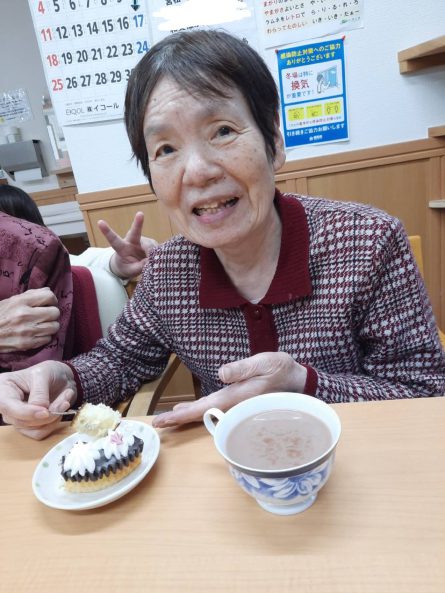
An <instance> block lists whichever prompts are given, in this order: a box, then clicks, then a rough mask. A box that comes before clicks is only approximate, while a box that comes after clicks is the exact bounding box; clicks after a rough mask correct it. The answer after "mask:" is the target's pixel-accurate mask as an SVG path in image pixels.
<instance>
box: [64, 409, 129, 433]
mask: <svg viewBox="0 0 445 593" xmlns="http://www.w3.org/2000/svg"><path fill="white" fill-rule="evenodd" d="M120 421H121V414H120V412H118V411H117V410H113V409H112V408H110V407H108V406H106V405H105V404H96V405H95V404H84V405H83V406H82V407H81V408H80V409H79V411H78V412H77V414H76V415H75V417H74V420H73V423H72V426H73V428H74V429H75V430H77V432H81V433H83V434H88V435H90V436H92V437H96V438H97V437H102V436H105V435H106V434H107V433H108V430H110V429H113V428H116V426H117V425H118V424H119V422H120Z"/></svg>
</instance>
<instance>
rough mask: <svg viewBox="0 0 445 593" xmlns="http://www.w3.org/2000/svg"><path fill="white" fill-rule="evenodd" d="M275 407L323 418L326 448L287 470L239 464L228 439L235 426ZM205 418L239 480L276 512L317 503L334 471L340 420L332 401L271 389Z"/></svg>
mask: <svg viewBox="0 0 445 593" xmlns="http://www.w3.org/2000/svg"><path fill="white" fill-rule="evenodd" d="M276 410H292V411H296V412H301V413H306V414H310V415H311V416H314V417H315V418H318V419H319V420H320V421H321V422H322V423H323V424H324V425H325V427H327V429H328V431H329V433H330V437H331V438H330V439H329V444H328V445H327V448H326V449H325V450H323V452H322V453H321V454H319V455H318V456H317V457H316V458H314V459H311V460H310V461H307V462H306V463H304V464H303V465H296V466H295V467H289V466H287V468H286V469H279V468H278V469H258V468H255V467H249V466H246V465H242V464H240V462H239V461H237V460H236V459H234V458H233V454H232V458H231V457H230V456H229V455H228V453H227V439H228V436H229V435H230V434H231V432H232V430H233V429H234V428H235V427H237V426H239V424H240V423H241V422H243V421H244V420H246V419H247V418H250V417H252V416H255V415H257V414H261V413H262V412H269V411H276ZM203 420H204V424H205V426H206V428H207V430H208V431H209V432H210V434H212V435H213V437H214V442H215V446H216V448H217V450H218V451H219V453H220V454H221V455H222V456H223V457H224V459H225V460H226V462H227V464H228V466H229V471H230V473H231V474H232V476H233V477H234V478H235V480H236V482H237V483H238V484H239V486H241V488H242V489H243V490H244V491H245V492H247V493H248V494H250V496H253V498H255V500H256V501H257V503H258V504H259V505H260V506H261V507H262V508H263V509H265V510H266V511H269V512H271V513H275V514H277V515H293V514H295V513H300V512H302V511H304V510H306V509H307V508H309V507H310V506H311V505H312V504H313V503H314V502H315V500H316V498H317V494H318V492H319V491H320V489H321V488H322V487H323V486H324V485H325V484H326V482H327V480H328V478H329V475H330V473H331V470H332V466H333V463H334V456H335V448H336V446H337V443H338V439H339V438H340V432H341V424H340V419H339V417H338V415H337V414H336V413H335V411H334V410H333V408H331V407H330V406H329V405H328V404H326V403H324V402H323V401H321V400H319V399H316V398H315V397H311V396H309V395H302V394H298V393H268V394H265V395H258V396H256V397H252V398H250V399H247V400H244V401H243V402H241V403H239V404H237V405H235V406H234V407H233V408H231V409H230V410H228V411H227V412H225V413H224V412H222V411H221V410H219V409H218V408H211V409H210V410H207V412H205V414H204V418H203ZM216 421H217V422H216Z"/></svg>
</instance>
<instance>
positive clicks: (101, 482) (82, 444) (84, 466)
mask: <svg viewBox="0 0 445 593" xmlns="http://www.w3.org/2000/svg"><path fill="white" fill-rule="evenodd" d="M116 414H117V415H116ZM120 418H121V416H120V414H119V412H117V413H116V412H115V411H114V410H112V409H111V408H108V406H105V405H104V404H99V405H97V406H94V405H93V404H85V406H83V407H82V408H81V409H80V410H79V413H78V415H77V416H76V418H75V420H74V421H73V426H74V427H75V428H77V430H78V432H80V433H84V434H88V435H89V436H90V437H93V438H90V439H87V438H82V435H81V434H80V435H79V437H80V438H79V440H77V441H76V442H75V443H74V445H73V446H72V447H71V449H70V450H69V451H68V452H67V454H66V455H64V456H63V457H62V458H61V460H60V464H61V474H62V478H63V480H64V486H65V490H67V491H68V492H95V491H97V490H102V489H103V488H108V486H112V485H113V484H115V483H116V482H119V481H120V480H122V479H123V478H125V477H126V476H128V474H130V473H131V472H132V471H134V470H135V469H136V467H137V466H138V465H139V464H140V463H141V458H142V451H143V448H144V441H143V440H142V439H141V438H139V437H137V436H136V435H134V434H132V432H131V429H130V428H129V427H127V426H126V425H125V424H124V425H121V424H119V422H120Z"/></svg>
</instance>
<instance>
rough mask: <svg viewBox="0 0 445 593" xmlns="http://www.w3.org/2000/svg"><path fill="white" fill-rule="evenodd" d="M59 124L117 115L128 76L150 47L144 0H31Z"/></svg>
mask: <svg viewBox="0 0 445 593" xmlns="http://www.w3.org/2000/svg"><path fill="white" fill-rule="evenodd" d="M29 6H30V9H31V14H32V18H33V23H34V29H35V34H36V37H37V42H38V44H39V49H40V54H41V58H42V63H43V67H44V70H45V75H46V80H47V84H48V88H49V91H50V94H51V100H52V104H53V107H54V110H55V112H56V115H57V119H58V121H59V124H60V125H70V124H81V123H87V122H98V121H105V120H113V119H120V118H122V117H123V112H124V97H125V90H126V86H127V81H128V78H129V76H130V73H131V71H132V69H133V68H134V66H135V65H136V64H137V62H139V60H140V59H141V58H142V56H143V55H144V54H145V52H147V51H148V50H149V48H150V43H149V25H148V21H147V18H148V17H147V0H138V1H137V2H136V1H135V0H134V1H124V0H29Z"/></svg>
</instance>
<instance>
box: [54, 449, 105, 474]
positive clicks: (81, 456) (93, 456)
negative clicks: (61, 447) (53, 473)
mask: <svg viewBox="0 0 445 593" xmlns="http://www.w3.org/2000/svg"><path fill="white" fill-rule="evenodd" d="M92 445H94V443H82V441H77V442H76V443H75V444H74V445H73V447H72V448H71V449H70V451H69V452H68V454H67V456H66V457H65V461H64V462H63V471H66V472H67V471H71V475H72V476H75V475H76V474H80V475H81V476H84V475H85V473H86V472H87V471H88V472H89V473H90V474H92V473H93V472H94V469H95V467H96V460H97V459H99V457H100V453H99V450H98V449H97V447H95V446H92Z"/></svg>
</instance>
